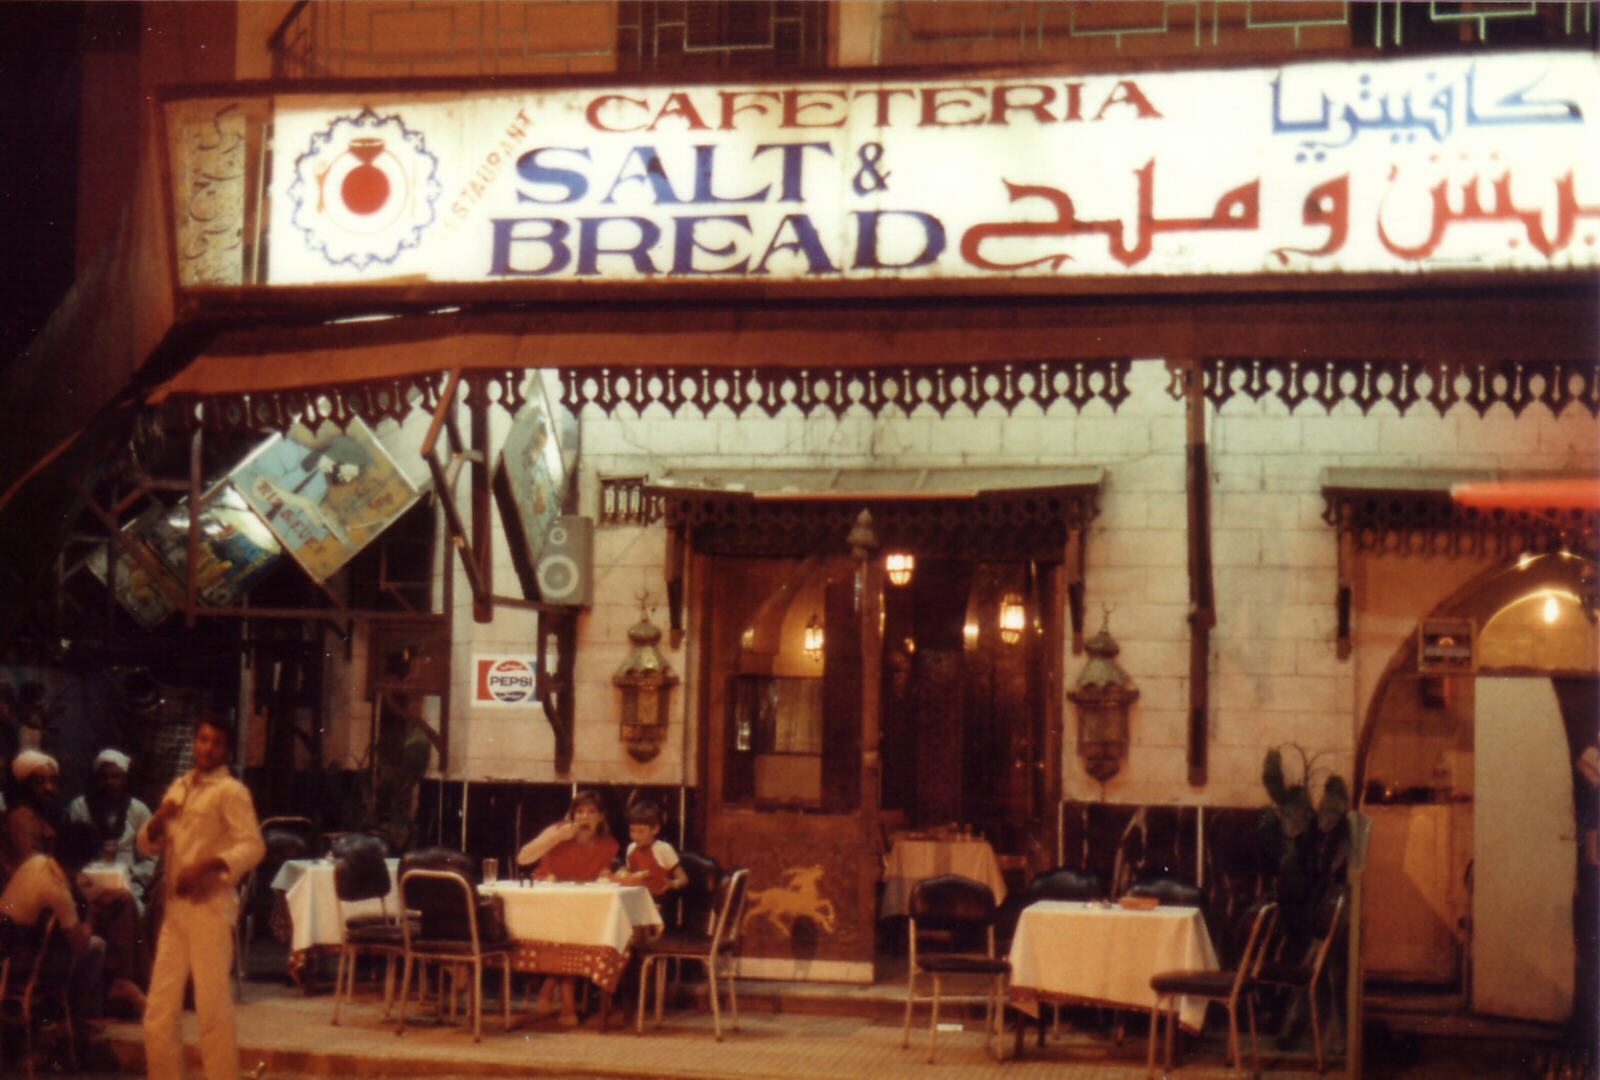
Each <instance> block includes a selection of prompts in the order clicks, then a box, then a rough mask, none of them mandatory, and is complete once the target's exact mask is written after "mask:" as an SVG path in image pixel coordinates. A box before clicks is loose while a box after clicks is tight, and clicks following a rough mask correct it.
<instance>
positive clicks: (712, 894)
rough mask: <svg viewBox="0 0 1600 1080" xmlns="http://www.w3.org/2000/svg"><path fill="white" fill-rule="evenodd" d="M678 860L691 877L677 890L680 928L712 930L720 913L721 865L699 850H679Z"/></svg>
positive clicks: (702, 930) (704, 932)
mask: <svg viewBox="0 0 1600 1080" xmlns="http://www.w3.org/2000/svg"><path fill="white" fill-rule="evenodd" d="M678 862H679V863H680V864H681V865H682V866H683V872H684V874H685V875H686V876H687V877H688V879H689V881H688V884H687V885H685V886H684V887H683V888H682V889H679V890H678V891H677V893H676V896H677V901H678V917H677V925H678V928H679V929H680V930H684V931H694V932H697V933H702V934H706V933H710V932H711V920H712V919H713V918H714V917H715V916H716V914H717V891H718V889H719V888H720V887H721V885H722V867H721V866H720V865H718V863H717V860H715V859H713V858H712V857H711V856H709V855H702V854H700V853H699V852H696V851H680V852H679V853H678Z"/></svg>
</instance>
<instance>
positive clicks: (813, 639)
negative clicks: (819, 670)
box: [805, 612, 822, 662]
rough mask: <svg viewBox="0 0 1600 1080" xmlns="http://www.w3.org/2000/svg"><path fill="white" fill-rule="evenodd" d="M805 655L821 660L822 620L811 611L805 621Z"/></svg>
mask: <svg viewBox="0 0 1600 1080" xmlns="http://www.w3.org/2000/svg"><path fill="white" fill-rule="evenodd" d="M805 649H806V655H807V656H809V657H811V659H813V660H815V661H818V662H820V661H821V660H822V622H821V621H820V620H819V619H818V618H817V616H816V613H815V612H812V614H811V618H810V620H809V621H807V623H806V636H805Z"/></svg>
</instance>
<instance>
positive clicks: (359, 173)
mask: <svg viewBox="0 0 1600 1080" xmlns="http://www.w3.org/2000/svg"><path fill="white" fill-rule="evenodd" d="M438 167H439V160H438V158H436V157H435V156H434V155H433V154H431V153H429V151H428V149H427V147H426V145H425V143H424V141H423V138H422V135H421V134H420V133H418V132H415V131H412V130H411V129H410V128H408V127H406V125H405V123H404V122H403V121H402V120H401V119H400V117H399V116H397V115H389V116H382V117H380V116H378V115H377V114H376V113H374V112H372V110H370V109H368V110H364V111H363V112H361V113H360V114H359V115H356V116H340V117H338V118H336V119H335V120H333V121H332V122H331V123H330V124H328V126H327V127H326V128H324V129H323V130H321V131H319V132H317V133H316V134H314V135H312V136H311V139H310V142H309V145H308V146H307V148H306V150H305V152H304V153H302V154H301V155H300V156H299V157H298V158H296V159H295V164H294V179H293V181H292V182H291V183H290V184H289V189H288V197H289V202H290V204H291V205H292V206H293V212H292V220H293V222H294V224H295V225H296V226H297V227H299V229H300V231H301V232H302V233H304V234H305V238H306V244H307V246H308V247H310V248H311V250H312V251H315V252H318V253H320V254H321V255H322V257H323V258H324V259H325V260H326V261H327V262H329V263H335V264H336V263H344V264H346V265H349V266H353V267H355V268H356V269H357V270H364V269H366V268H367V267H368V266H371V265H372V264H374V263H382V264H386V265H387V264H393V263H394V262H395V260H396V259H397V258H398V257H399V255H400V253H401V252H402V251H404V250H405V249H406V248H411V247H416V246H417V245H418V243H419V242H420V240H421V237H422V233H423V231H424V230H425V229H426V228H427V227H428V226H429V225H431V224H433V221H434V219H435V217H436V214H435V212H434V204H435V203H436V202H437V201H438V199H439V197H440V193H441V192H442V190H443V189H442V187H441V186H440V183H439V181H438V178H437V175H438Z"/></svg>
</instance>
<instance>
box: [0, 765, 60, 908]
mask: <svg viewBox="0 0 1600 1080" xmlns="http://www.w3.org/2000/svg"><path fill="white" fill-rule="evenodd" d="M11 775H12V776H13V777H15V778H16V781H17V805H16V806H13V807H11V809H10V810H9V811H7V813H6V827H5V832H4V835H3V836H0V869H3V870H4V871H5V874H6V877H7V878H9V877H10V876H11V875H12V874H14V873H16V872H17V867H19V866H21V865H22V864H23V863H24V862H26V861H27V859H28V857H29V856H30V855H40V854H45V855H48V854H49V853H50V851H51V850H52V849H53V848H54V847H55V839H56V823H57V820H58V819H57V811H56V801H57V798H58V796H59V795H60V792H61V769H60V767H59V766H57V765H56V759H55V758H53V757H51V756H50V755H49V754H46V753H44V752H43V751H40V750H24V751H22V753H20V754H18V755H17V756H16V758H15V759H14V760H13V761H12V762H11Z"/></svg>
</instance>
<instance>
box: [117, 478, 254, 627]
mask: <svg viewBox="0 0 1600 1080" xmlns="http://www.w3.org/2000/svg"><path fill="white" fill-rule="evenodd" d="M141 521H145V519H141ZM138 535H139V537H140V538H141V539H142V540H144V541H145V542H146V543H147V544H148V545H149V546H150V547H152V548H154V549H155V552H156V554H157V555H159V556H160V557H161V561H162V562H163V563H165V564H166V565H167V567H168V568H170V569H171V570H172V573H173V575H174V576H176V577H177V579H178V581H179V582H180V583H183V582H184V581H185V580H186V577H185V576H186V574H187V573H188V565H189V505H188V500H187V499H185V500H183V501H182V502H180V503H178V505H176V506H174V507H173V508H172V509H171V510H169V511H166V512H165V513H160V514H156V515H154V516H152V517H151V518H149V519H148V521H146V522H145V523H144V524H142V525H141V527H140V529H139V530H138ZM282 555H283V548H282V546H281V545H279V543H278V541H277V539H276V538H275V537H274V536H273V535H272V533H271V531H270V530H268V529H267V527H266V526H265V525H263V524H262V523H261V519H260V518H258V517H257V516H256V515H255V514H254V513H252V512H251V510H250V508H249V506H247V505H246V504H245V501H244V499H243V498H242V497H241V496H240V495H239V493H238V492H237V491H235V490H234V489H233V488H231V487H228V486H226V485H224V486H222V488H221V490H217V491H214V493H213V494H212V495H211V497H210V498H209V499H207V500H205V509H204V510H202V511H200V546H199V550H198V553H197V556H196V559H195V590H196V593H197V595H198V596H199V598H200V602H201V603H202V604H206V605H208V606H211V607H222V606H224V605H227V604H231V603H233V601H234V600H235V599H237V598H238V597H239V595H240V594H241V593H244V592H246V591H248V590H249V589H250V588H251V587H252V586H253V585H254V584H255V583H256V582H258V581H260V580H261V578H262V577H263V576H265V575H266V573H267V571H269V570H271V569H272V568H273V567H274V566H276V565H277V562H278V560H279V558H281V557H282Z"/></svg>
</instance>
